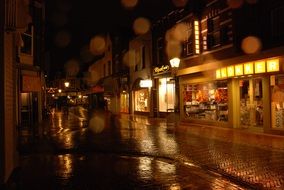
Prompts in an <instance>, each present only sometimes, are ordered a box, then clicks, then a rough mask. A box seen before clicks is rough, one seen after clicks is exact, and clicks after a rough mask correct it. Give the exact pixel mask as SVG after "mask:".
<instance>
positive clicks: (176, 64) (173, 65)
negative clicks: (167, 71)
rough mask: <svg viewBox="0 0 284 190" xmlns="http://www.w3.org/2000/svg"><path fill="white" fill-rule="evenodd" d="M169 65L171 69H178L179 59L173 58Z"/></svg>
mask: <svg viewBox="0 0 284 190" xmlns="http://www.w3.org/2000/svg"><path fill="white" fill-rule="evenodd" d="M170 64H171V67H172V68H176V69H177V68H178V67H179V64H180V58H178V57H174V58H172V59H171V60H170Z"/></svg>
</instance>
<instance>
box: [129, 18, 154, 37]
mask: <svg viewBox="0 0 284 190" xmlns="http://www.w3.org/2000/svg"><path fill="white" fill-rule="evenodd" d="M133 30H134V32H135V34H138V35H139V34H146V33H147V32H148V31H149V30H150V21H149V20H148V19H146V18H142V17H140V18H137V19H136V20H135V21H134V23H133Z"/></svg>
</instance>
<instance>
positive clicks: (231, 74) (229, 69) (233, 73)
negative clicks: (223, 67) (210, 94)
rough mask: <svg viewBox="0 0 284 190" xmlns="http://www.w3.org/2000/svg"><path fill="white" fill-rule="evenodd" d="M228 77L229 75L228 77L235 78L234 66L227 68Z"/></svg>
mask: <svg viewBox="0 0 284 190" xmlns="http://www.w3.org/2000/svg"><path fill="white" fill-rule="evenodd" d="M227 75H228V77H233V76H235V70H234V66H229V67H227Z"/></svg>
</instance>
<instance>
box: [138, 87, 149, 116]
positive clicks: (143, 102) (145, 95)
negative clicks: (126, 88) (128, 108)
mask: <svg viewBox="0 0 284 190" xmlns="http://www.w3.org/2000/svg"><path fill="white" fill-rule="evenodd" d="M134 98H135V111H140V112H149V111H150V109H149V90H148V89H147V88H145V89H144V88H143V89H140V90H136V91H135V97H134Z"/></svg>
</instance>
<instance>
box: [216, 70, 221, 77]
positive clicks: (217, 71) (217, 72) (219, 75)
mask: <svg viewBox="0 0 284 190" xmlns="http://www.w3.org/2000/svg"><path fill="white" fill-rule="evenodd" d="M220 78H221V70H220V69H218V70H216V79H220Z"/></svg>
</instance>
